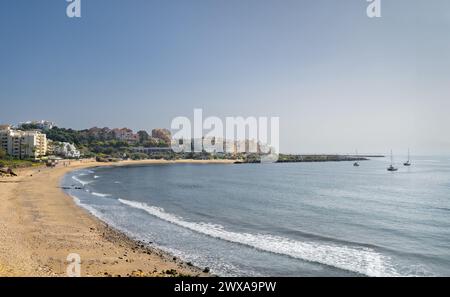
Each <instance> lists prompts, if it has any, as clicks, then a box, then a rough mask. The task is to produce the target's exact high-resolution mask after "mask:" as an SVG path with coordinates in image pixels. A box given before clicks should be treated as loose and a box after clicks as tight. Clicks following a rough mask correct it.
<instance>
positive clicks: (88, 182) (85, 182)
mask: <svg viewBox="0 0 450 297" xmlns="http://www.w3.org/2000/svg"><path fill="white" fill-rule="evenodd" d="M72 179H74V180H75V181H77V182H79V183H80V184H82V185H83V186H85V185H88V184H90V183H92V181H83V180H81V179H79V178H77V177H76V176H75V175H74V176H72Z"/></svg>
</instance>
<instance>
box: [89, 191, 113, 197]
mask: <svg viewBox="0 0 450 297" xmlns="http://www.w3.org/2000/svg"><path fill="white" fill-rule="evenodd" d="M91 194H92V195H94V196H97V197H109V196H111V195H110V194H103V193H96V192H92V193H91Z"/></svg>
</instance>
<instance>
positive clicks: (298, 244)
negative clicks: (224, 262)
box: [119, 199, 401, 276]
mask: <svg viewBox="0 0 450 297" xmlns="http://www.w3.org/2000/svg"><path fill="white" fill-rule="evenodd" d="M119 202H121V203H122V204H125V205H127V206H129V207H133V208H136V209H141V210H144V211H146V212H147V213H149V214H150V215H153V216H155V217H158V218H160V219H162V220H165V221H167V222H170V223H172V224H176V225H178V226H181V227H184V228H187V229H190V230H192V231H195V232H198V233H201V234H205V235H208V236H211V237H214V238H218V239H221V240H226V241H229V242H233V243H238V244H243V245H246V246H250V247H253V248H256V249H259V250H262V251H266V252H271V253H275V254H281V255H287V256H290V257H293V258H296V259H301V260H305V261H309V262H314V263H320V264H323V265H328V266H332V267H336V268H339V269H343V270H347V271H351V272H356V273H360V274H364V275H367V276H401V275H400V274H399V273H398V272H397V271H396V270H395V269H394V267H393V266H392V265H391V263H390V258H389V257H388V256H385V255H382V254H380V253H377V252H376V251H375V250H373V249H371V248H368V247H357V246H346V245H336V244H331V243H330V244H328V243H322V242H321V243H319V242H302V241H296V240H292V239H288V238H284V237H280V236H274V235H266V234H250V233H238V232H232V231H227V230H225V229H224V227H223V226H221V225H217V224H210V223H196V222H189V221H185V220H183V218H181V217H178V216H176V215H173V214H170V213H167V212H166V211H164V209H163V208H159V207H155V206H150V205H147V204H145V203H141V202H135V201H129V200H124V199H119Z"/></svg>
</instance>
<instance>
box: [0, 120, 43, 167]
mask: <svg viewBox="0 0 450 297" xmlns="http://www.w3.org/2000/svg"><path fill="white" fill-rule="evenodd" d="M0 143H1V147H2V148H3V149H4V150H5V151H6V152H7V153H8V155H10V156H12V157H15V158H19V159H22V158H35V159H37V158H39V157H42V156H45V155H46V154H47V136H46V135H45V134H43V133H41V132H40V131H21V130H13V129H11V127H10V126H0Z"/></svg>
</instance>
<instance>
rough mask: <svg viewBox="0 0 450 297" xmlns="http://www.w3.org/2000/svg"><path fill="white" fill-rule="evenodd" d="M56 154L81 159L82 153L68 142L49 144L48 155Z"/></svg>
mask: <svg viewBox="0 0 450 297" xmlns="http://www.w3.org/2000/svg"><path fill="white" fill-rule="evenodd" d="M50 153H51V154H54V155H58V156H62V157H65V158H79V157H80V155H81V153H80V151H79V150H78V149H77V148H76V146H75V145H74V144H71V143H68V142H57V141H54V142H53V141H52V142H49V145H48V154H50Z"/></svg>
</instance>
